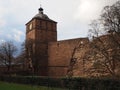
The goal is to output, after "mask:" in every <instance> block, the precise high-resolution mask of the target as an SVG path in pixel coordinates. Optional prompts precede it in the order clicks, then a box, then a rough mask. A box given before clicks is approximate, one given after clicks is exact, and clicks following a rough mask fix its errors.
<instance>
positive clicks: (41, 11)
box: [38, 4, 43, 14]
mask: <svg viewBox="0 0 120 90" xmlns="http://www.w3.org/2000/svg"><path fill="white" fill-rule="evenodd" d="M38 10H39V13H41V14H43V8H42V7H41V4H40V8H39V9H38Z"/></svg>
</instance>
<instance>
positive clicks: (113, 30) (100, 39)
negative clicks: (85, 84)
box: [84, 1, 120, 77]
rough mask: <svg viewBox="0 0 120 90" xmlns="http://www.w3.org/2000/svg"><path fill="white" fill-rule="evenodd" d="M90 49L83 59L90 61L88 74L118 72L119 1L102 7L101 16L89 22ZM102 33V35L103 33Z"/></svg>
mask: <svg viewBox="0 0 120 90" xmlns="http://www.w3.org/2000/svg"><path fill="white" fill-rule="evenodd" d="M91 27H92V29H91V30H90V32H89V35H90V36H92V41H91V44H90V48H91V50H90V51H89V52H87V53H86V55H85V57H84V59H86V60H88V61H91V62H92V63H93V64H92V66H91V68H89V69H87V70H86V71H89V72H91V73H89V74H93V73H94V74H95V73H97V74H99V75H100V74H101V75H105V74H106V73H108V74H110V75H112V76H113V77H115V76H117V75H118V72H120V69H119V68H120V41H119V40H120V1H118V2H116V3H115V4H113V5H112V6H106V7H105V8H104V9H103V12H102V14H101V18H100V19H99V20H96V21H93V22H92V23H91ZM103 34H104V35H103Z"/></svg>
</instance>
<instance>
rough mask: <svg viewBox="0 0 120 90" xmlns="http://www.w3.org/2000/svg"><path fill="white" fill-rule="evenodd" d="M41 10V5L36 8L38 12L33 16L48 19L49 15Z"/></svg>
mask: <svg viewBox="0 0 120 90" xmlns="http://www.w3.org/2000/svg"><path fill="white" fill-rule="evenodd" d="M43 10H44V9H43V8H42V7H40V8H39V9H38V14H36V15H35V16H34V17H33V18H40V19H47V20H49V17H48V16H47V15H46V14H44V12H43Z"/></svg>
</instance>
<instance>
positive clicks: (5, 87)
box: [0, 82, 63, 90]
mask: <svg viewBox="0 0 120 90" xmlns="http://www.w3.org/2000/svg"><path fill="white" fill-rule="evenodd" d="M0 90H63V89H59V88H48V87H42V86H39V87H38V86H30V85H22V84H13V83H6V82H0Z"/></svg>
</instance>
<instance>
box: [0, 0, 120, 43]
mask: <svg viewBox="0 0 120 90" xmlns="http://www.w3.org/2000/svg"><path fill="white" fill-rule="evenodd" d="M116 1H118V0H100V1H98V0H76V1H74V0H70V1H68V0H66V1H64V0H57V1H56V0H49V1H44V0H41V2H40V0H20V1H18V0H6V1H5V0H4V1H3V0H0V41H6V40H13V41H16V42H18V43H21V42H23V41H24V40H25V24H26V23H27V22H28V21H30V20H31V19H32V18H33V17H34V16H35V15H36V14H37V13H38V8H39V7H40V4H42V8H43V9H44V13H45V14H46V15H47V16H48V17H49V18H50V19H52V20H54V21H56V22H58V24H57V26H58V28H57V31H58V40H64V39H72V38H80V37H87V32H88V29H89V28H90V27H89V24H90V22H91V21H92V20H94V19H97V18H99V16H100V12H101V10H102V9H103V7H104V6H106V5H112V4H113V3H115V2H116Z"/></svg>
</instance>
